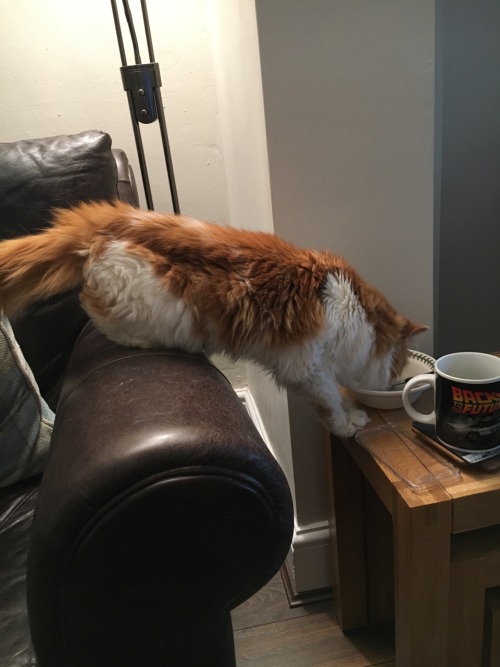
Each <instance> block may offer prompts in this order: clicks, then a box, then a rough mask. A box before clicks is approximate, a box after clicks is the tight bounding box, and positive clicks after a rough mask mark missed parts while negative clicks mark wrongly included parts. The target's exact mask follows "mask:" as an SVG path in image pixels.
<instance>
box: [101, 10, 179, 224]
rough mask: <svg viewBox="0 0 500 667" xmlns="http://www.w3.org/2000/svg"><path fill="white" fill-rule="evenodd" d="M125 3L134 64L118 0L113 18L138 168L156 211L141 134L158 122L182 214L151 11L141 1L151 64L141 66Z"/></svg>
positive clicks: (176, 203) (172, 191) (175, 206)
mask: <svg viewBox="0 0 500 667" xmlns="http://www.w3.org/2000/svg"><path fill="white" fill-rule="evenodd" d="M122 1H123V9H124V12H125V17H126V19H127V22H128V25H129V29H130V36H131V39H132V44H133V48H134V56H135V65H128V64H127V57H126V54H125V48H124V45H123V37H122V31H121V26H120V17H119V15H118V9H117V7H116V0H111V8H112V10H113V18H114V21H115V28H116V37H117V39H118V48H119V49H120V58H121V61H122V67H121V68H120V72H121V76H122V82H123V89H124V90H125V92H126V93H127V98H128V104H129V109H130V117H131V120H132V127H133V130H134V138H135V144H136V147H137V156H138V158H139V166H140V170H141V176H142V182H143V185H144V194H145V196H146V202H147V206H148V208H149V209H154V206H153V197H152V195H151V187H150V184H149V175H148V168H147V164H146V157H145V154H144V146H143V143H142V136H141V131H140V124H141V123H143V124H149V123H154V122H155V121H156V120H158V122H159V126H160V135H161V139H162V145H163V154H164V157H165V166H166V168H167V174H168V181H169V185H170V195H171V198H172V207H173V209H174V212H175V213H180V208H179V199H178V196H177V188H176V184H175V176H174V169H173V165H172V156H171V154H170V145H169V142H168V132H167V125H166V122H165V114H164V112H163V102H162V97H161V90H160V88H161V76H160V66H159V65H158V63H157V62H155V57H154V52H153V43H152V39H151V31H150V28H149V19H148V12H147V7H146V0H141V8H142V16H143V21H144V31H145V34H146V40H147V45H148V52H149V59H150V62H149V63H142V62H141V56H140V53H139V47H138V42H137V37H136V33H135V28H134V22H133V19H132V14H131V12H130V7H129V5H128V0H122Z"/></svg>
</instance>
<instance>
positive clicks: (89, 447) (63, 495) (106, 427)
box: [0, 132, 293, 667]
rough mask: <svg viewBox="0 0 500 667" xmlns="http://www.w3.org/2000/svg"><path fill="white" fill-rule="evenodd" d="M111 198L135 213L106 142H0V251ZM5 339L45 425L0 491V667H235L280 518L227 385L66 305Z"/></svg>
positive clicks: (283, 537) (257, 442)
mask: <svg viewBox="0 0 500 667" xmlns="http://www.w3.org/2000/svg"><path fill="white" fill-rule="evenodd" d="M116 197H121V198H123V199H127V200H128V201H129V202H132V203H135V202H136V201H137V193H136V191H135V186H134V183H133V177H132V175H131V171H130V168H129V167H128V163H127V159H126V156H125V154H124V153H123V152H121V151H112V149H111V140H110V138H109V136H108V135H106V134H103V133H100V132H86V133H82V134H78V135H72V136H59V137H52V138H48V139H42V140H33V141H20V142H16V143H11V144H0V238H8V237H12V236H15V235H21V234H24V233H30V232H34V231H36V230H38V229H40V228H41V227H43V225H45V224H46V223H47V219H48V216H49V212H50V209H51V208H53V207H55V206H67V205H71V204H72V203H74V202H76V201H78V200H82V199H86V200H91V199H95V200H100V199H114V198H116ZM14 329H15V333H16V337H17V339H18V341H19V342H20V345H21V347H22V350H23V352H24V355H25V357H26V358H27V360H28V362H29V363H30V365H31V368H32V369H33V371H34V374H35V377H36V379H37V382H38V385H39V387H40V390H41V393H42V395H43V396H44V398H45V399H46V400H47V402H48V403H49V405H50V406H51V407H52V408H53V409H55V410H56V420H55V426H54V432H53V437H52V444H51V451H50V454H49V458H48V463H47V465H46V467H45V470H44V473H43V475H42V476H40V477H35V478H31V479H28V480H24V481H21V482H18V483H16V484H14V485H12V486H9V487H7V488H4V489H0V665H2V667H28V666H30V667H33V666H35V665H38V666H39V667H160V666H161V665H164V666H165V667H167V666H168V667H226V666H230V665H235V657H234V644H233V634H232V627H231V615H230V612H231V610H232V609H233V608H234V607H236V606H237V605H238V604H240V603H241V602H243V601H244V600H245V599H247V598H248V597H249V596H251V595H252V594H253V593H255V592H256V591H257V590H259V588H261V587H262V586H263V585H264V584H265V583H266V582H267V581H268V580H269V579H270V578H271V577H272V576H273V575H274V573H275V572H276V571H277V570H278V568H279V567H280V565H281V563H282V561H283V559H284V557H285V555H286V553H287V550H288V548H289V546H290V541H291V535H292V523H293V511H292V504H291V499H290V493H289V489H288V486H287V483H286V480H285V478H284V475H283V473H282V471H281V469H280V468H279V466H278V465H277V463H276V461H275V460H274V458H273V457H272V456H271V455H270V453H269V451H268V450H267V448H266V446H265V444H264V442H263V441H262V439H261V437H260V436H259V434H258V432H257V431H256V429H255V428H254V426H253V424H252V422H251V420H250V419H249V417H248V415H247V414H246V411H245V409H244V407H243V406H242V405H241V403H240V401H239V399H238V397H237V396H236V394H235V393H234V391H233V389H232V388H231V386H230V384H229V383H228V381H227V380H226V378H225V377H224V376H223V375H222V374H221V373H220V372H219V371H218V370H217V369H216V368H215V367H214V366H213V365H212V364H211V363H210V362H209V361H207V360H206V359H205V358H204V357H202V356H196V355H192V354H187V353H185V352H182V351H180V350H173V349H153V350H138V349H126V348H121V347H119V346H117V345H115V344H114V343H112V342H110V341H109V340H107V339H106V338H104V337H103V336H102V335H101V334H100V333H98V332H97V331H96V330H95V329H94V328H93V326H92V324H91V323H89V322H88V320H87V318H86V316H85V314H84V313H83V311H82V310H81V309H80V306H79V303H78V295H77V293H68V294H65V295H63V296H62V297H59V298H57V299H53V300H50V301H48V302H45V303H38V304H36V305H35V306H34V307H32V308H31V309H30V311H29V312H28V313H26V314H25V315H24V316H23V317H22V318H21V319H20V320H19V321H17V322H16V323H15V327H14ZM0 437H1V434H0ZM28 552H29V553H28ZM26 591H27V595H26ZM26 598H27V601H26ZM28 619H29V621H28Z"/></svg>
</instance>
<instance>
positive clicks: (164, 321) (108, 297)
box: [82, 241, 203, 352]
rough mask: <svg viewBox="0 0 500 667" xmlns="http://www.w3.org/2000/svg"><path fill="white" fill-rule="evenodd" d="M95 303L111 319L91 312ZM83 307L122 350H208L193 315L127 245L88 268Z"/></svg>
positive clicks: (116, 244)
mask: <svg viewBox="0 0 500 667" xmlns="http://www.w3.org/2000/svg"><path fill="white" fill-rule="evenodd" d="M86 295H87V296H88V298H86ZM96 299H97V300H98V303H99V305H101V306H102V307H103V310H105V312H106V316H103V315H102V314H101V312H100V311H99V310H98V309H97V308H93V307H92V301H95V300H96ZM82 305H83V307H84V308H85V310H86V311H87V312H88V314H89V316H90V317H91V318H92V320H93V321H94V323H95V324H96V326H97V328H98V329H100V330H101V331H102V332H103V333H104V334H105V335H107V336H108V337H109V338H111V339H112V340H114V341H115V342H117V343H120V344H121V345H127V346H133V347H154V346H159V345H165V346H170V347H182V348H183V349H185V350H188V351H191V352H200V351H202V350H203V340H202V338H201V337H200V336H198V335H196V333H195V331H194V327H193V314H192V311H191V310H190V309H189V308H188V307H187V305H186V304H185V303H184V301H183V300H182V299H179V298H178V297H176V296H175V295H173V294H172V293H171V292H169V291H168V288H167V287H166V286H165V284H164V283H162V282H161V281H160V280H159V279H158V277H157V276H156V275H155V274H154V271H153V269H152V267H151V265H150V263H149V262H148V261H147V260H146V259H144V258H143V257H141V256H140V255H137V254H135V253H134V252H133V251H132V250H130V249H129V248H127V245H126V243H124V242H123V241H112V242H111V243H109V245H108V246H107V247H106V249H105V251H104V252H103V253H102V255H100V256H99V257H96V258H93V259H92V260H91V261H90V263H89V264H88V265H87V267H86V268H85V271H84V289H83V292H82Z"/></svg>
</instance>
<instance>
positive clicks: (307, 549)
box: [236, 389, 332, 604]
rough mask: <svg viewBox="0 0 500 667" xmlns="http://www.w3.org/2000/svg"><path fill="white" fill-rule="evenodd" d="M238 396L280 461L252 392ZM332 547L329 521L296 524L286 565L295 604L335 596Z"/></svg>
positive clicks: (291, 599) (290, 592) (240, 393)
mask: <svg viewBox="0 0 500 667" xmlns="http://www.w3.org/2000/svg"><path fill="white" fill-rule="evenodd" d="M236 393H237V395H238V397H239V398H240V400H241V402H242V403H243V405H244V406H245V408H246V410H247V412H248V414H249V416H250V418H251V419H252V421H253V423H254V424H255V427H256V428H257V430H258V431H259V433H260V435H261V437H262V439H263V440H264V442H265V443H266V445H267V447H268V448H269V451H270V452H271V454H273V456H274V457H275V458H276V459H278V457H277V456H276V454H275V452H274V451H273V446H272V443H271V442H270V441H269V438H268V436H267V433H266V429H265V428H264V424H263V422H262V419H261V417H260V414H259V410H258V408H257V406H256V404H255V401H254V399H253V397H252V394H251V393H250V391H248V389H238V390H236ZM330 544H331V539H330V527H329V524H328V521H322V522H318V523H314V524H309V525H298V524H297V523H296V524H295V529H294V535H293V540H292V547H291V549H290V552H289V554H288V556H287V559H286V561H285V565H284V567H285V570H286V574H285V580H286V581H285V583H286V584H287V594H288V597H289V599H290V601H291V602H292V603H296V604H300V601H301V600H302V599H304V600H308V601H309V600H310V598H318V599H319V598H324V597H328V596H329V595H331V586H332V564H331V558H332V556H331V547H330Z"/></svg>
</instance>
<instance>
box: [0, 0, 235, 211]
mask: <svg viewBox="0 0 500 667" xmlns="http://www.w3.org/2000/svg"><path fill="white" fill-rule="evenodd" d="M130 4H131V7H132V10H133V13H134V17H135V23H136V29H137V32H138V33H139V36H140V37H141V41H142V42H144V40H143V32H142V19H141V13H140V3H139V2H138V1H137V0H133V1H132V2H131V3H130ZM118 5H119V6H120V5H121V3H120V2H118ZM148 9H149V17H150V23H151V32H152V36H153V43H154V46H155V56H156V59H157V61H158V62H159V63H160V67H161V75H162V81H163V86H162V89H161V90H162V96H163V102H164V106H165V115H166V120H167V126H168V129H169V136H170V143H171V148H172V157H173V162H174V169H175V173H176V179H177V186H178V191H179V199H180V205H181V209H182V211H183V212H184V213H187V214H189V215H193V216H198V217H202V218H206V219H210V220H212V219H214V220H215V219H216V220H220V221H223V220H226V219H227V215H228V202H227V195H226V184H225V172H224V164H223V156H222V151H221V130H220V126H219V122H218V102H217V93H216V89H215V83H214V62H213V57H212V44H211V36H210V32H209V30H208V27H207V15H206V1H205V0H183V2H162V1H161V0H150V1H149V3H148ZM0 30H1V41H0V55H1V61H0V62H1V63H2V64H1V71H2V79H3V82H2V95H1V96H0V127H1V128H2V132H1V140H2V141H15V140H17V139H24V138H29V137H37V136H48V135H52V134H60V133H68V134H69V133H73V132H80V131H82V130H87V129H100V130H105V131H107V132H109V134H110V135H111V136H112V138H113V143H114V145H115V146H119V147H121V148H123V149H125V150H126V152H127V154H128V155H129V158H130V159H131V161H132V163H133V166H134V170H135V172H136V175H137V177H138V181H140V176H139V174H140V172H139V167H138V163H137V160H136V157H135V144H134V142H133V134H132V126H131V122H130V116H129V110H128V104H127V98H126V94H125V92H124V91H123V86H122V81H121V76H120V65H121V61H120V56H119V51H118V45H117V40H116V35H115V28H114V23H113V16H112V12H111V5H110V2H109V1H107V0H86V2H62V1H61V0H43V1H40V2H33V0H16V2H7V1H6V0H3V2H2V3H1V4H0ZM122 30H123V33H124V36H125V38H127V41H126V43H127V46H128V45H129V44H130V39H128V32H127V30H128V29H127V26H126V22H125V21H123V22H122ZM143 47H144V48H143V49H142V58H143V60H147V50H146V48H145V45H144V43H143ZM128 56H129V64H133V62H134V61H133V56H132V51H131V49H129V50H128ZM141 127H142V130H143V137H144V142H145V145H146V154H147V157H148V165H149V168H150V172H151V181H152V190H153V197H154V200H155V207H156V208H157V209H159V210H171V202H170V197H169V191H168V181H167V175H166V171H165V168H164V160H163V154H162V152H161V142H160V138H159V132H158V124H157V123H156V124H153V125H150V126H145V125H144V126H141ZM143 204H144V205H145V202H144V201H143Z"/></svg>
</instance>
